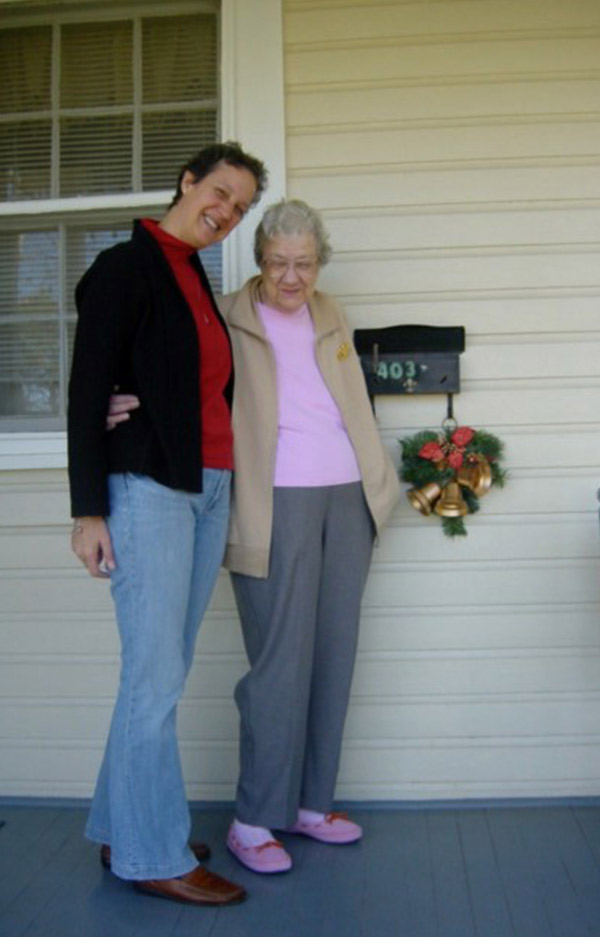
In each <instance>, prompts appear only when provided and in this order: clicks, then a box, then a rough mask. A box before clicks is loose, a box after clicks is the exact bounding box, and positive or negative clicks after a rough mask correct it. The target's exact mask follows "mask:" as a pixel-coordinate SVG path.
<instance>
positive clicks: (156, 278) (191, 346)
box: [68, 222, 233, 517]
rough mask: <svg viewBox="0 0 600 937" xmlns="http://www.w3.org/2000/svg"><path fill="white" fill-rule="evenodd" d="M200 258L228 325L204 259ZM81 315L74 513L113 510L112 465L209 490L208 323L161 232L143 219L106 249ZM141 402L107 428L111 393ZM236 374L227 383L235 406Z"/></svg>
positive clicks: (80, 300) (86, 279)
mask: <svg viewBox="0 0 600 937" xmlns="http://www.w3.org/2000/svg"><path fill="white" fill-rule="evenodd" d="M192 262H193V263H194V265H195V266H196V265H197V270H198V273H199V275H200V278H201V280H202V285H203V287H204V289H205V290H206V291H207V293H208V295H209V297H210V299H211V302H212V304H213V306H214V309H215V313H216V315H217V316H218V318H219V319H220V321H221V323H222V325H223V328H224V329H225V323H224V322H223V319H222V318H221V315H220V313H219V312H218V309H217V306H216V303H215V301H214V297H213V295H212V291H211V289H210V285H209V283H208V280H207V278H206V274H205V273H204V270H203V268H202V264H201V263H200V261H199V260H198V258H197V256H196V255H195V254H194V255H193V257H192ZM75 299H76V303H77V311H78V315H79V318H78V322H77V329H76V333H75V345H74V350H73V364H72V369H71V379H70V382H69V414H68V441H69V481H70V486H71V512H72V515H73V517H83V516H87V515H95V516H98V515H103V516H106V515H107V514H109V513H110V505H109V503H108V492H107V475H108V474H109V473H110V472H136V473H140V474H144V475H149V476H151V477H152V478H154V479H155V480H156V481H158V482H161V483H162V484H164V485H167V486H169V487H170V488H177V489H181V490H184V491H190V492H199V491H201V490H202V458H201V439H202V428H201V425H200V390H199V367H200V364H199V362H200V355H199V347H198V333H197V330H196V324H195V322H194V317H193V314H192V312H191V310H190V308H189V306H188V304H187V302H186V300H185V298H184V296H183V293H182V292H181V290H180V289H179V286H178V284H177V281H176V279H175V276H174V274H173V272H172V270H171V268H170V266H169V263H168V261H167V259H166V258H165V256H164V254H163V252H162V250H161V248H160V246H159V245H158V243H157V242H156V240H155V239H154V238H153V236H152V235H151V234H150V233H149V232H148V231H146V230H145V229H144V227H143V226H142V225H141V224H139V222H136V224H135V225H134V230H133V235H132V238H131V240H130V241H126V242H124V243H122V244H117V245H116V246H115V247H112V248H109V249H108V250H106V251H103V252H102V253H101V254H99V255H98V257H97V258H96V260H95V261H94V263H93V264H92V266H91V267H90V268H89V270H88V271H87V272H86V273H85V274H84V276H83V277H82V279H81V280H80V282H79V284H78V286H77V289H76V291H75ZM116 386H118V387H119V390H120V392H121V393H133V394H137V396H138V397H139V398H140V401H141V407H140V408H139V409H138V410H135V411H133V412H132V413H131V415H130V419H129V420H127V421H125V422H124V423H122V424H120V425H119V426H117V427H116V428H115V429H114V430H112V431H111V432H108V433H107V432H106V430H105V422H106V413H107V408H108V398H109V396H110V394H111V393H112V392H113V389H114V388H115V387H116ZM232 393H233V375H232V376H231V377H230V380H229V383H228V385H227V388H226V398H227V402H228V404H229V406H230V408H231V402H232Z"/></svg>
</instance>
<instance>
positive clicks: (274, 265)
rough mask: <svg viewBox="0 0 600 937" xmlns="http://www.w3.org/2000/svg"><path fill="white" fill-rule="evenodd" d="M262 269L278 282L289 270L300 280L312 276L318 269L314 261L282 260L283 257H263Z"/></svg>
mask: <svg viewBox="0 0 600 937" xmlns="http://www.w3.org/2000/svg"><path fill="white" fill-rule="evenodd" d="M262 266H263V268H264V269H265V270H266V271H267V273H268V274H269V276H270V277H273V279H274V280H279V279H280V278H281V277H282V276H284V275H285V274H286V273H287V272H288V270H289V269H290V268H291V269H292V270H293V272H294V273H295V274H296V276H299V277H300V279H301V280H305V279H309V278H310V277H312V276H314V275H315V273H316V272H317V270H318V269H319V264H318V263H317V261H316V260H289V261H288V260H284V259H283V257H265V259H264V261H263V264H262Z"/></svg>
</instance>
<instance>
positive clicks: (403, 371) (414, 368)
mask: <svg viewBox="0 0 600 937" xmlns="http://www.w3.org/2000/svg"><path fill="white" fill-rule="evenodd" d="M418 373H419V366H418V365H417V364H415V362H414V361H405V362H404V364H402V362H400V361H390V362H389V363H388V362H387V361H379V362H378V364H377V371H376V374H377V377H378V378H380V379H381V380H382V381H389V380H391V381H401V380H402V379H403V378H405V379H406V378H408V379H409V380H414V379H415V378H416V377H417V375H418Z"/></svg>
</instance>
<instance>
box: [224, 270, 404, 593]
mask: <svg viewBox="0 0 600 937" xmlns="http://www.w3.org/2000/svg"><path fill="white" fill-rule="evenodd" d="M259 283H260V277H255V278H253V279H252V280H249V281H248V282H247V283H246V284H245V285H244V286H243V287H242V289H241V290H240V291H239V293H232V294H230V295H229V296H224V297H222V299H220V301H219V306H220V308H221V311H222V313H223V315H224V317H225V319H226V321H227V324H228V326H229V333H230V336H231V342H232V345H233V356H234V362H235V393H234V404H233V435H234V440H235V442H234V483H233V498H232V507H231V520H230V524H229V535H228V543H227V550H226V554H225V560H224V563H225V566H226V567H227V568H228V569H230V570H233V571H234V572H239V573H245V574H246V575H247V576H256V577H258V578H259V579H264V578H266V576H267V575H268V572H269V550H270V544H271V526H272V518H273V476H274V471H275V454H276V449H277V417H278V413H277V374H276V367H275V358H274V355H273V351H272V348H271V346H270V344H269V342H268V340H267V338H266V335H265V332H264V329H263V327H262V323H261V321H260V317H259V315H258V312H257V309H256V301H257V293H258V286H259ZM309 308H310V313H311V315H312V318H313V321H314V324H315V348H316V357H317V363H318V366H319V369H320V371H321V374H322V375H323V378H324V380H325V383H326V385H327V387H328V388H329V391H330V393H331V394H332V396H333V399H334V400H335V402H336V404H337V405H338V407H339V409H340V412H341V414H342V417H343V420H344V423H345V426H346V430H347V431H348V435H349V437H350V440H351V442H352V445H353V447H354V452H355V454H356V458H357V461H358V465H359V469H360V474H361V479H362V484H363V489H364V493H365V497H366V501H367V504H368V507H369V510H370V512H371V515H372V517H373V521H374V523H375V528H376V530H377V532H378V533H379V531H380V530H381V528H382V526H383V524H384V523H385V522H386V520H387V519H388V517H389V515H390V513H391V511H392V510H393V508H394V505H395V504H396V501H397V500H398V496H399V490H400V486H399V483H398V477H397V474H396V470H395V469H394V466H393V464H392V461H391V459H390V457H389V456H388V454H387V452H386V451H385V449H384V447H383V445H382V442H381V440H380V438H379V433H378V431H377V425H376V423H375V419H374V416H373V412H372V410H371V404H370V402H369V398H368V395H367V391H366V387H365V380H364V376H363V373H362V369H361V366H360V362H359V360H358V356H357V354H356V352H355V350H354V346H353V344H352V339H351V337H350V333H349V331H348V328H347V326H346V323H345V321H344V316H343V313H342V310H341V307H340V306H339V304H338V303H337V302H336V300H335V299H333V297H331V296H328V295H327V294H326V293H320V292H318V291H315V293H314V294H313V296H312V298H311V300H310V303H309Z"/></svg>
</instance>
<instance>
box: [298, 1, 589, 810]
mask: <svg viewBox="0 0 600 937" xmlns="http://www.w3.org/2000/svg"><path fill="white" fill-rule="evenodd" d="M285 8H286V10H287V16H286V19H285V36H286V57H285V62H286V78H287V86H286V107H287V118H288V122H287V133H288V139H287V154H288V161H289V163H288V176H289V183H290V186H289V187H290V191H291V194H292V195H295V196H297V197H299V198H304V199H306V200H307V201H309V202H311V203H312V204H314V205H316V206H317V207H319V208H321V209H322V210H323V213H324V216H325V220H326V222H327V226H328V228H329V230H330V233H331V238H332V244H333V247H334V259H333V261H332V263H331V264H330V266H329V267H328V268H326V270H325V271H324V272H323V274H322V278H321V283H322V286H323V287H324V288H326V289H329V290H331V291H332V292H334V293H335V294H336V295H338V296H339V297H340V298H341V299H342V301H343V302H344V303H345V305H346V309H347V312H348V318H349V321H350V323H351V325H352V326H353V327H365V326H389V325H393V324H396V323H416V324H429V325H438V326H439V325H463V326H464V327H465V329H466V334H467V350H466V352H465V353H464V355H462V356H461V393H460V394H459V395H457V396H456V398H455V401H454V409H455V413H456V415H457V418H458V419H459V421H460V422H462V423H468V424H470V425H473V426H476V427H482V428H487V429H488V430H490V431H491V432H495V433H497V434H498V435H500V436H501V437H502V439H503V440H504V442H505V447H506V463H507V467H508V470H509V473H510V477H509V480H508V482H507V485H506V487H505V488H504V489H503V490H494V491H492V492H491V493H490V494H489V495H488V496H487V498H486V499H485V500H483V501H482V503H481V511H480V512H479V514H478V515H477V516H476V517H472V518H469V519H468V522H467V523H468V531H469V533H468V536H467V537H466V538H462V539H460V540H455V541H450V540H448V539H446V538H444V537H443V536H442V534H441V533H440V529H439V522H438V521H437V519H435V518H423V517H421V516H420V515H418V514H417V513H416V512H414V511H413V510H412V508H411V507H410V506H409V504H408V502H407V501H406V500H403V501H402V503H401V504H400V505H399V507H398V510H397V511H396V512H395V515H394V518H393V519H392V522H391V524H390V527H389V529H388V530H387V531H386V532H385V534H384V536H383V537H382V540H381V543H380V545H379V547H378V549H377V550H376V554H375V562H374V566H373V569H372V573H371V576H370V579H369V583H368V586H367V590H366V595H365V602H364V612H363V624H362V635H361V642H360V648H359V657H358V662H357V669H356V675H355V680H354V685H353V697H352V704H351V709H350V713H349V718H348V725H347V731H346V744H345V748H344V756H343V762H342V770H341V775H340V783H339V794H340V796H343V797H348V798H355V797H359V798H362V797H367V798H374V799H377V798H382V799H387V798H392V799H393V798H400V799H404V798H406V799H413V798H417V799H420V798H447V797H449V798H454V797H458V798H460V797H492V796H493V797H497V796H500V797H502V796H544V795H565V796H569V795H581V794H598V793H599V792H600V760H599V755H600V749H599V744H600V738H599V735H598V725H599V724H600V723H599V722H598V718H599V716H600V563H599V543H600V531H599V526H598V517H597V507H598V505H597V502H596V489H597V488H598V487H599V485H600V433H599V432H598V430H599V423H600V417H599V415H598V409H599V400H600V394H599V391H600V263H599V260H600V237H599V236H598V230H599V226H598V220H599V212H600V174H599V161H598V156H599V153H600V147H599V143H600V120H599V118H600V109H599V107H598V101H600V69H599V68H598V62H599V61H600V57H599V54H600V6H598V4H597V3H595V2H593V0H585V2H579V0H575V2H573V3H569V4H565V3H562V2H559V0H554V2H553V0H525V2H522V3H513V2H505V0H498V2H493V3H491V2H487V0H470V2H469V0H467V2H444V0H441V2H425V0H423V2H395V3H386V2H380V3H378V2H373V3H367V2H364V3H360V2H357V3H344V2H343V0H338V2H336V0H330V2H328V3H325V4H321V5H319V6H318V7H317V5H316V4H314V3H311V2H309V0H290V2H288V3H286V4H285ZM376 412H377V417H378V420H379V425H380V430H381V433H382V435H383V438H384V440H385V442H386V445H387V446H388V447H389V449H390V451H391V452H392V454H393V455H394V457H395V458H396V459H397V460H398V458H399V447H398V439H399V438H401V437H402V436H404V435H407V434H410V433H412V432H415V431H416V430H418V429H422V428H429V427H431V428H435V427H438V426H439V425H440V423H441V421H442V419H443V417H444V416H445V412H446V410H445V401H444V399H443V398H442V397H433V396H430V397H413V398H407V397H404V398H393V397H389V398H379V399H378V400H377V402H376Z"/></svg>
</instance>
